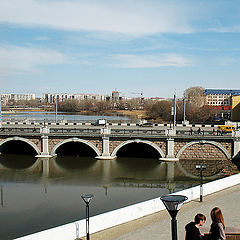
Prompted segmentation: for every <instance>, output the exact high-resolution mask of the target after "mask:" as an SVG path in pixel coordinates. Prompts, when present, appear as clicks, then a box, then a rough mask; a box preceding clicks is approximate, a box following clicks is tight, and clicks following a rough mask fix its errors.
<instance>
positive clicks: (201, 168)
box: [196, 164, 206, 202]
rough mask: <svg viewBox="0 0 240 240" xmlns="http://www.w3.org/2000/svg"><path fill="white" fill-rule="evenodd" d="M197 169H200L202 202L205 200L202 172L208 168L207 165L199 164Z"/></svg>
mask: <svg viewBox="0 0 240 240" xmlns="http://www.w3.org/2000/svg"><path fill="white" fill-rule="evenodd" d="M196 169H197V170H198V171H200V202H202V201H203V185H202V178H203V176H202V172H203V170H205V169H206V165H202V164H198V165H196Z"/></svg>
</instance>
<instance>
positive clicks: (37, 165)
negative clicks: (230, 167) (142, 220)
mask: <svg viewBox="0 0 240 240" xmlns="http://www.w3.org/2000/svg"><path fill="white" fill-rule="evenodd" d="M216 164H217V161H215V162H213V161H212V163H209V165H207V168H208V169H209V168H210V167H211V168H212V170H211V171H210V169H209V171H208V173H209V172H211V175H214V176H213V177H210V178H208V179H206V180H205V181H210V180H212V179H216V178H219V176H218V175H216V173H217V171H216V169H215V168H214V166H216ZM185 166H188V164H187V162H186V161H183V160H181V161H180V162H179V163H166V162H159V161H158V159H154V158H129V157H119V158H117V159H115V160H112V161H103V160H96V159H95V158H89V157H71V156H62V157H57V158H52V159H47V160H42V159H36V158H34V157H32V156H27V155H14V154H8V155H5V154H2V155H0V171H1V174H0V190H1V195H0V196H1V208H0V225H1V228H0V239H4V240H8V239H13V238H16V237H20V236H23V235H27V234H30V233H34V232H38V231H40V230H44V229H48V228H51V227H54V226H59V225H62V224H65V223H69V222H74V221H76V220H79V219H83V218H84V217H85V205H84V202H83V200H82V199H81V195H83V194H86V193H92V194H93V195H94V198H93V200H92V201H91V204H90V205H91V208H90V215H91V216H93V215H97V214H100V213H104V212H107V211H111V210H114V209H117V208H121V207H124V206H128V205H131V204H134V203H138V202H142V201H145V200H149V199H152V198H158V197H160V196H162V195H165V194H168V193H170V192H175V191H179V190H182V189H185V188H189V187H192V186H194V185H197V184H199V173H198V172H196V170H194V169H193V171H192V172H191V171H190V172H189V170H188V171H186V170H184V168H185Z"/></svg>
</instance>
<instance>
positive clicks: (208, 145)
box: [0, 126, 240, 161]
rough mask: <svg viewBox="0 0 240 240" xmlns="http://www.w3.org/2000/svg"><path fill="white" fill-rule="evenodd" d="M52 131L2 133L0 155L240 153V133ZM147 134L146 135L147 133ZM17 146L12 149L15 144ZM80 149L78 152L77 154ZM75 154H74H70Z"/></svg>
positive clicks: (222, 156)
mask: <svg viewBox="0 0 240 240" xmlns="http://www.w3.org/2000/svg"><path fill="white" fill-rule="evenodd" d="M81 131H82V132H76V131H75V132H74V131H71V129H70V130H69V129H68V131H66V132H64V131H58V130H57V131H50V129H49V128H48V127H47V126H43V127H42V128H41V129H40V131H35V129H32V130H31V131H25V130H23V131H17V130H16V129H15V130H14V129H13V130H10V129H8V131H1V132H0V152H2V153H4V152H7V151H8V148H12V150H13V151H14V149H15V148H17V146H18V145H19V146H20V148H28V149H29V152H31V153H32V154H34V155H36V157H42V158H44V157H47V158H49V157H54V156H56V155H61V154H64V151H65V150H67V149H68V148H70V147H71V149H72V151H73V152H74V153H76V154H79V155H81V153H82V152H81V151H82V150H84V151H85V153H86V154H88V153H89V154H90V155H91V156H94V157H96V158H97V159H102V160H111V159H115V158H117V157H118V155H119V154H120V153H121V152H122V151H123V150H124V151H125V152H126V151H128V150H129V151H133V150H132V149H131V148H129V147H131V146H134V151H133V152H132V154H131V156H134V152H136V153H138V152H141V150H142V149H144V151H147V152H151V153H154V154H155V156H157V157H158V158H159V159H160V160H161V161H178V160H179V159H205V160H208V159H209V160H214V159H215V160H216V159H218V160H232V159H233V158H234V157H235V156H237V155H238V154H239V152H240V134H239V132H238V131H236V132H234V133H233V134H232V135H223V136H217V135H189V134H184V133H183V134H176V131H175V130H174V129H167V130H165V131H164V133H163V134H162V133H160V132H158V131H156V133H153V132H151V133H149V132H148V131H143V132H141V134H136V133H134V132H132V131H130V132H124V134H121V133H116V132H115V133H112V132H111V129H109V128H102V129H101V130H100V131H99V132H97V131H95V130H94V131H92V132H87V133H86V132H84V131H83V130H81ZM145 132H146V133H145ZM13 143H14V145H13V146H12V145H11V144H13ZM76 149H77V151H76ZM70 155H71V154H70Z"/></svg>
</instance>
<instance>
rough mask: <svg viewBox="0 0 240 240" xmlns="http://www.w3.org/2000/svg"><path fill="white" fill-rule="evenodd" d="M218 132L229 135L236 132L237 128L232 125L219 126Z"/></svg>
mask: <svg viewBox="0 0 240 240" xmlns="http://www.w3.org/2000/svg"><path fill="white" fill-rule="evenodd" d="M217 130H218V131H220V132H223V133H228V132H232V131H234V130H235V127H234V126H231V125H218V127H217Z"/></svg>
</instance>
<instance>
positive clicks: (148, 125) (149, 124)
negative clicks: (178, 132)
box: [140, 122, 153, 127]
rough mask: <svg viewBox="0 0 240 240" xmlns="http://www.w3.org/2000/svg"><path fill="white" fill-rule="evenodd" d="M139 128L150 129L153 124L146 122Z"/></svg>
mask: <svg viewBox="0 0 240 240" xmlns="http://www.w3.org/2000/svg"><path fill="white" fill-rule="evenodd" d="M140 126H141V127H152V126H153V124H152V123H151V122H146V123H143V124H141V125H140Z"/></svg>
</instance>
